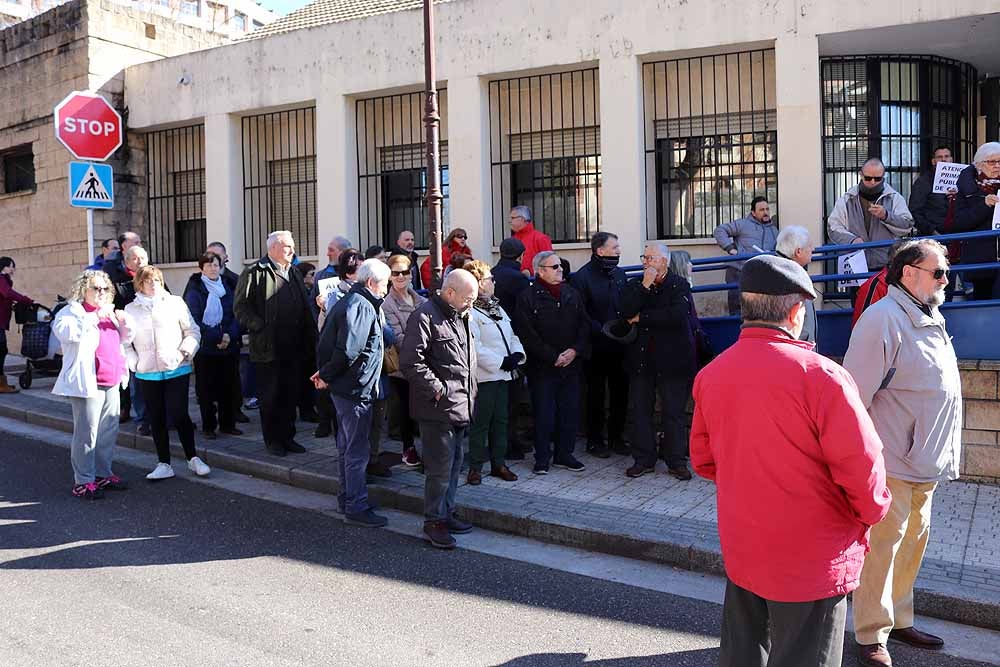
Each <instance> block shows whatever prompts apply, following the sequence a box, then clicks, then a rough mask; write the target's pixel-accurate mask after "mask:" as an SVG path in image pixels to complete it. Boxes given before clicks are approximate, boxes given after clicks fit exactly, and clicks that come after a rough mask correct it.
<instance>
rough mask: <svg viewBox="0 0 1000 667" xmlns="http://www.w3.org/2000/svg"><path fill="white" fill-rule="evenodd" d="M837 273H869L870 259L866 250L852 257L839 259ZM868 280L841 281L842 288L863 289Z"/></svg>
mask: <svg viewBox="0 0 1000 667" xmlns="http://www.w3.org/2000/svg"><path fill="white" fill-rule="evenodd" d="M837 273H845V274H846V273H868V259H867V258H866V257H865V251H864V250H858V251H857V252H852V253H851V254H850V255H841V256H840V257H838V258H837ZM865 280H867V278H856V279H854V280H841V281H840V288H841V289H844V288H845V287H861V286H862V285H864V284H865Z"/></svg>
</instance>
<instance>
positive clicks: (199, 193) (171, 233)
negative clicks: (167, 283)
mask: <svg viewBox="0 0 1000 667" xmlns="http://www.w3.org/2000/svg"><path fill="white" fill-rule="evenodd" d="M146 192H147V201H146V205H147V212H148V216H149V234H148V235H147V250H148V252H149V261H150V262H152V263H154V264H169V263H173V262H193V261H197V259H198V257H199V256H200V255H201V253H203V252H204V251H205V244H206V238H205V237H206V230H205V218H206V216H205V126H204V125H190V126H187V127H177V128H172V129H169V130H161V131H158V132H150V133H148V134H146Z"/></svg>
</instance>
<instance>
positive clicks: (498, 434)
mask: <svg viewBox="0 0 1000 667" xmlns="http://www.w3.org/2000/svg"><path fill="white" fill-rule="evenodd" d="M464 268H465V270H466V271H468V272H469V273H471V274H472V275H474V276H475V277H476V279H477V280H479V297H478V298H477V299H476V302H475V304H474V305H473V308H472V315H471V319H470V320H469V323H470V327H469V328H470V329H471V330H472V336H473V338H475V341H476V355H477V359H478V362H477V366H476V380H477V381H478V382H479V393H478V394H477V396H476V407H475V413H474V414H473V417H472V425H471V426H470V428H469V475H468V477H467V478H466V481H467V482H468V483H469V484H472V485H476V484H480V483H482V470H483V464H484V463H486V461H487V460H489V461H490V475H491V476H493V477H499V478H500V479H502V480H503V481H505V482H513V481H516V480H517V475H515V474H514V473H513V472H511V470H510V468H508V467H507V465H506V464H505V463H504V457H505V456H506V454H507V395H508V387H507V384H508V383H509V382H510V381H511V380H512V379H514V375H513V374H514V373H516V372H517V367H518V366H520V365H521V364H523V363H524V360H525V355H524V347H522V346H521V341H520V340H518V338H517V336H515V335H514V330H513V329H512V328H511V326H510V317H509V316H508V315H507V313H505V312H504V310H503V308H501V307H500V301H499V300H497V298H496V297H495V296H494V295H493V291H494V285H493V275H492V274H491V273H490V267H489V265H488V264H487V263H486V262H483V261H480V260H473V261H470V262H467V263H466V264H465V267H464Z"/></svg>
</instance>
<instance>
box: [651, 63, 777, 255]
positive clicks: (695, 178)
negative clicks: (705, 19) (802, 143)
mask: <svg viewBox="0 0 1000 667" xmlns="http://www.w3.org/2000/svg"><path fill="white" fill-rule="evenodd" d="M642 79H643V113H644V128H645V151H646V160H645V162H646V226H647V229H646V231H647V234H648V235H649V237H650V238H661V239H678V238H703V237H708V236H711V235H712V233H713V232H714V230H715V228H716V227H717V226H718V225H719V224H721V223H723V222H728V221H730V220H734V219H736V218H740V217H743V216H744V215H746V214H747V213H748V212H749V206H750V201H751V200H752V199H753V198H754V197H755V196H757V195H760V196H763V197H766V198H767V199H768V201H769V202H770V203H771V206H772V210H773V209H775V208H776V204H777V201H778V153H777V146H778V135H777V119H776V113H775V95H776V92H775V87H774V50H773V49H761V50H753V51H740V52H735V53H725V54H718V55H707V56H699V57H692V58H678V59H673V60H664V61H658V62H649V63H644V64H643V67H642Z"/></svg>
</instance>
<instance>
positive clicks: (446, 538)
mask: <svg viewBox="0 0 1000 667" xmlns="http://www.w3.org/2000/svg"><path fill="white" fill-rule="evenodd" d="M424 539H425V540H427V541H428V542H430V543H431V546H434V547H437V548H438V549H454V548H455V545H456V544H458V543H457V542H456V541H455V538H454V537H452V536H451V533H449V532H448V522H447V521H427V522H426V523H424Z"/></svg>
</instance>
